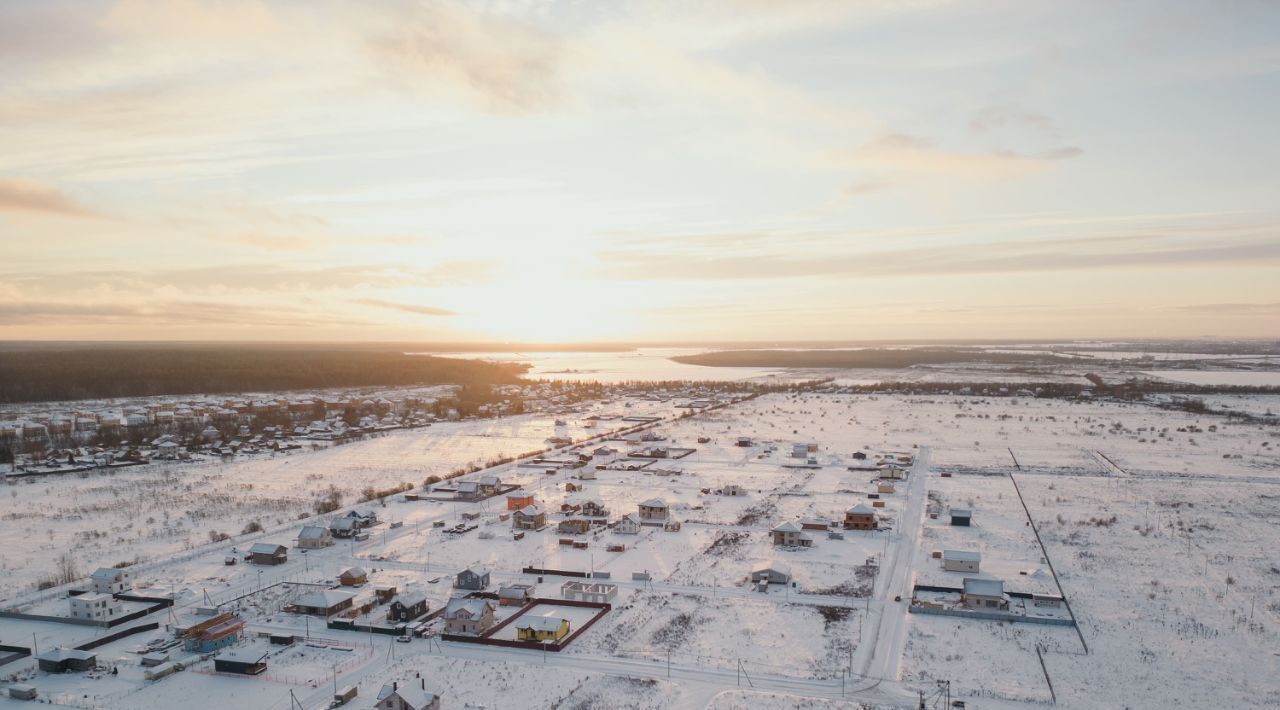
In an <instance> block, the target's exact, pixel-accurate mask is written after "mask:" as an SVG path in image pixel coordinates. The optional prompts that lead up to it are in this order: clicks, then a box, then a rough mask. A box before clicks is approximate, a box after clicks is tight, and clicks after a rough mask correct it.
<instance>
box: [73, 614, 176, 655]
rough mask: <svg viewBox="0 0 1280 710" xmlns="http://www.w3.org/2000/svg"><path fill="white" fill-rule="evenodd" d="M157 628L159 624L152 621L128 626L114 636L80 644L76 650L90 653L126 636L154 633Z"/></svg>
mask: <svg viewBox="0 0 1280 710" xmlns="http://www.w3.org/2000/svg"><path fill="white" fill-rule="evenodd" d="M158 628H160V624H159V623H158V622H154V621H153V622H151V623H150V624H140V625H138V626H130V627H129V628H127V629H124V630H123V631H117V632H115V633H114V634H108V635H106V636H102V637H100V638H96V639H94V640H92V641H89V642H88V643H82V644H80V645H79V646H76V649H77V650H80V651H92V650H93V649H95V648H97V647H99V646H105V645H107V644H109V643H111V642H112V641H119V640H120V639H122V638H124V637H126V636H132V635H134V634H140V633H142V632H143V631H155V630H156V629H158Z"/></svg>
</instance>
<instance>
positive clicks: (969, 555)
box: [942, 550, 982, 572]
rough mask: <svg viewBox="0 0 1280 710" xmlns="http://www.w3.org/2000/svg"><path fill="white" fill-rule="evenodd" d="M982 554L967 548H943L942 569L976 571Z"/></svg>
mask: <svg viewBox="0 0 1280 710" xmlns="http://www.w3.org/2000/svg"><path fill="white" fill-rule="evenodd" d="M981 562H982V555H981V554H979V553H977V552H972V551H969V550H943V551H942V569H945V570H947V571H948V572H977V571H979V570H978V566H979V565H980V564H981Z"/></svg>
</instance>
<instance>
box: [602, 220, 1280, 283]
mask: <svg viewBox="0 0 1280 710" xmlns="http://www.w3.org/2000/svg"><path fill="white" fill-rule="evenodd" d="M1277 229H1278V230H1280V227H1278V228H1277ZM597 257H598V259H599V260H600V263H601V275H602V276H604V277H607V278H628V279H641V280H664V279H680V280H705V279H785V278H806V277H808V278H860V279H861V278H885V277H889V276H911V275H916V276H919V275H946V274H983V273H1014V272H1041V271H1074V270H1103V271H1105V270H1113V269H1178V268H1207V267H1257V266H1259V265H1262V264H1280V240H1278V239H1274V238H1272V239H1257V238H1248V237H1245V238H1234V239H1221V238H1217V237H1216V236H1201V237H1199V238H1192V239H1189V238H1186V237H1161V236H1153V235H1150V234H1147V233H1136V234H1111V235H1108V236H1105V237H1082V238H1066V239H1040V240H1029V241H1021V242H1015V241H1007V242H985V243H983V242H978V243H970V244H963V245H953V246H931V247H913V248H904V249H889V250H880V249H864V250H860V251H852V252H851V251H848V250H841V251H835V250H832V252H831V253H827V254H822V255H813V256H810V255H799V254H796V253H795V252H794V251H792V250H789V249H788V248H787V244H786V241H785V240H782V239H779V240H775V242H774V243H773V244H771V245H769V246H768V247H767V248H764V249H760V250H756V251H754V252H745V253H740V252H735V251H734V250H732V249H726V250H703V251H700V252H698V253H685V254H680V253H672V252H664V251H656V250H639V249H636V250H630V251H623V250H615V251H603V252H600V253H598V254H597Z"/></svg>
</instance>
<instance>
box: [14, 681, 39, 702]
mask: <svg viewBox="0 0 1280 710" xmlns="http://www.w3.org/2000/svg"><path fill="white" fill-rule="evenodd" d="M38 694H39V693H38V692H37V691H36V687H35V686H34V685H28V684H26V683H14V684H13V685H11V686H9V697H11V698H13V699H14V700H35V699H36V696H37V695H38Z"/></svg>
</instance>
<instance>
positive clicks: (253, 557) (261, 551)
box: [249, 542, 289, 565]
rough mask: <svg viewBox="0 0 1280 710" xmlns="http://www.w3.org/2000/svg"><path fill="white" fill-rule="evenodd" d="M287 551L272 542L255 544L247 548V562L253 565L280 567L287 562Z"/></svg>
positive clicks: (282, 546)
mask: <svg viewBox="0 0 1280 710" xmlns="http://www.w3.org/2000/svg"><path fill="white" fill-rule="evenodd" d="M288 550H289V548H287V547H285V546H284V545H277V544H275V543H273V542H255V543H253V545H252V546H251V547H250V548H249V561H250V562H252V563H253V564H255V565H282V564H284V563H285V562H288V561H289V554H288Z"/></svg>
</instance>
